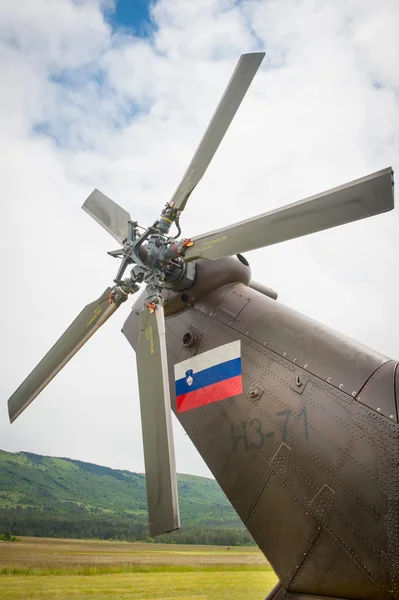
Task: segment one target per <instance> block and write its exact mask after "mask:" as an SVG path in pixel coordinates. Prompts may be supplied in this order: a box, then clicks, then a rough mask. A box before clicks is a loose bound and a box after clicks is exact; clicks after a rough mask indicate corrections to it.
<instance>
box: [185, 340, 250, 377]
mask: <svg viewBox="0 0 399 600" xmlns="http://www.w3.org/2000/svg"><path fill="white" fill-rule="evenodd" d="M240 356H241V341H240V340H237V341H235V342H230V343H229V344H224V346H218V347H217V348H213V350H208V351H207V352H203V353H202V354H197V355H196V356H192V357H190V358H187V360H183V362H181V363H177V364H175V381H177V380H178V379H182V378H183V377H185V376H186V371H188V370H189V369H193V371H194V373H198V372H199V371H203V370H204V369H209V367H214V366H216V365H220V364H221V363H224V362H227V361H228V360H233V359H234V358H239V357H240Z"/></svg>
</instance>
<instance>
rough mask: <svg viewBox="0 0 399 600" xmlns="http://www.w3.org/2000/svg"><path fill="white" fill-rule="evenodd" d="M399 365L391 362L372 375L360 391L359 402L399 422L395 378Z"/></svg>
mask: <svg viewBox="0 0 399 600" xmlns="http://www.w3.org/2000/svg"><path fill="white" fill-rule="evenodd" d="M397 366H398V363H397V362H396V361H393V360H390V361H389V362H386V363H384V364H383V365H382V366H381V367H380V368H379V369H377V370H376V371H375V373H373V374H372V376H371V377H370V379H369V380H368V381H367V383H366V384H365V385H364V386H363V388H362V389H361V390H360V392H359V394H358V396H357V400H359V402H362V404H366V405H367V406H369V407H370V408H373V409H374V410H376V411H377V412H380V413H381V414H382V415H384V416H385V417H388V419H392V420H393V421H396V422H398V413H397V405H396V398H395V376H396V371H397Z"/></svg>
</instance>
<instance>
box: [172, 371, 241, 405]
mask: <svg viewBox="0 0 399 600" xmlns="http://www.w3.org/2000/svg"><path fill="white" fill-rule="evenodd" d="M238 394H242V375H237V377H231V378H230V379H225V380H224V381H218V383H213V384H212V385H207V386H206V387H203V388H201V389H199V390H194V391H193V392H189V393H188V394H182V395H181V396H177V398H176V401H177V412H179V413H181V412H184V411H186V410H191V409H193V408H198V407H199V406H204V405H205V404H211V403H212V402H219V400H225V399H226V398H231V397H232V396H237V395H238Z"/></svg>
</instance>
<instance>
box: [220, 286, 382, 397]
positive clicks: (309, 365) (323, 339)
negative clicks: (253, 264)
mask: <svg viewBox="0 0 399 600" xmlns="http://www.w3.org/2000/svg"><path fill="white" fill-rule="evenodd" d="M234 289H235V293H242V294H243V295H246V296H247V297H248V298H250V299H251V302H250V303H249V304H248V305H247V306H246V307H244V309H243V310H242V312H241V314H240V318H239V319H238V320H237V321H235V322H234V323H233V325H232V327H233V328H234V329H236V330H237V331H239V332H240V333H243V334H245V335H248V336H249V337H250V338H251V339H253V340H255V341H257V342H259V343H260V344H262V345H263V344H264V343H266V344H267V347H268V348H270V349H271V350H273V351H274V352H276V353H277V354H278V355H279V356H283V357H284V358H286V359H287V360H289V361H290V362H292V363H294V364H296V365H298V366H300V367H303V368H305V370H307V371H309V372H310V373H313V374H314V375H317V376H318V377H320V378H321V379H323V380H324V381H327V382H328V383H330V384H331V386H333V387H336V388H338V389H341V390H343V391H344V392H345V393H347V394H349V395H352V394H353V393H354V394H355V395H357V394H358V392H359V390H360V389H361V388H362V386H363V385H364V383H365V382H366V381H367V379H368V378H369V377H370V376H371V375H372V373H374V371H375V370H376V369H378V367H380V366H381V365H382V364H383V363H384V362H386V361H387V360H388V359H387V358H386V357H385V356H383V355H381V354H379V353H378V352H375V351H373V350H370V349H369V348H366V347H365V346H363V345H361V344H359V343H357V342H355V341H354V340H351V339H350V338H347V337H346V336H344V335H342V334H340V333H338V332H336V331H334V330H332V329H329V328H328V327H326V326H324V325H321V324H320V323H317V322H316V321H313V320H312V319H309V318H308V317H305V316H303V315H301V314H299V313H297V312H295V311H294V310H292V309H291V308H289V307H287V306H284V304H281V303H280V302H276V301H275V300H272V299H271V298H268V297H266V296H263V295H262V294H259V292H257V291H256V290H253V289H251V288H248V287H246V286H244V285H242V284H240V285H237V286H236V287H235V288H234ZM230 295H231V291H230V292H229V293H228V295H227V296H226V297H225V302H226V304H227V302H228V298H229V296H230ZM354 362H355V364H356V367H355V368H354ZM305 365H306V367H305Z"/></svg>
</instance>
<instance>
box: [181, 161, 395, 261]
mask: <svg viewBox="0 0 399 600" xmlns="http://www.w3.org/2000/svg"><path fill="white" fill-rule="evenodd" d="M393 207H394V198H393V171H392V169H391V168H390V167H389V168H387V169H383V170H382V171H378V172H377V173H373V174H372V175H368V176H367V177H363V178H361V179H356V180H355V181H352V182H351V183H347V184H346V185H342V186H340V187H337V188H334V189H332V190H329V191H327V192H324V193H322V194H317V195H316V196H312V197H310V198H306V199H305V200H301V201H300V202H296V203H294V204H289V205H288V206H284V207H283V208H278V209H276V210H272V211H271V212H269V213H265V214H263V215H259V216H258V217H254V218H252V219H248V220H247V221H241V223H236V224H235V225H230V226H229V227H225V228H223V229H219V230H218V231H213V232H208V233H204V234H203V235H199V236H198V237H194V238H192V241H193V242H194V244H193V246H191V247H189V248H187V250H186V251H185V255H184V260H185V261H191V260H194V259H196V258H209V259H212V260H213V259H216V258H222V257H223V256H231V255H232V254H238V253H242V252H247V251H248V250H254V249H256V248H263V247H265V246H271V245H273V244H278V243H280V242H285V241H286V240H292V239H295V238H298V237H301V236H304V235H308V234H310V233H316V232H317V231H323V230H324V229H330V228H331V227H337V226H338V225H343V224H345V223H351V222H353V221H357V220H359V219H365V218H367V217H372V216H374V215H378V214H380V213H383V212H387V211H389V210H392V209H393Z"/></svg>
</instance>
